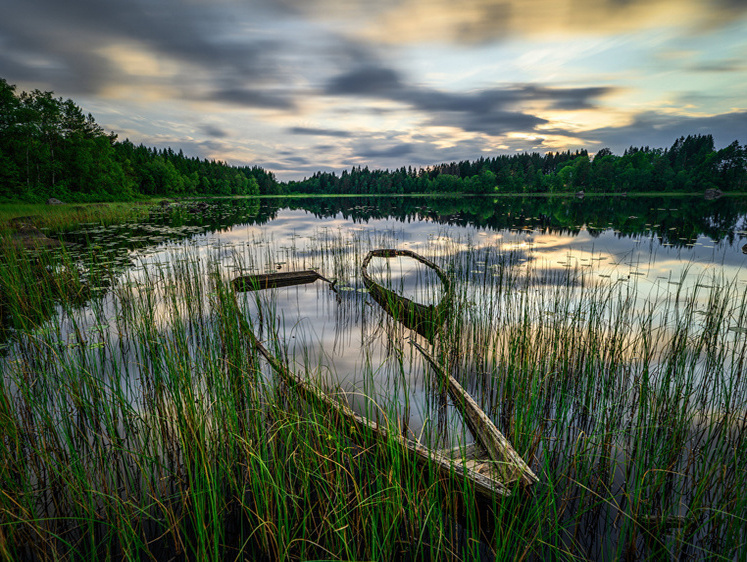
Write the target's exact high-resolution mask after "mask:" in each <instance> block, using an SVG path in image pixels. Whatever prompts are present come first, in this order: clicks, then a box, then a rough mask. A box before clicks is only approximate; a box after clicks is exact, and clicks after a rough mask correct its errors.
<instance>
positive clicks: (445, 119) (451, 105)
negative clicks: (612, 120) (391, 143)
mask: <svg viewBox="0 0 747 562" xmlns="http://www.w3.org/2000/svg"><path fill="white" fill-rule="evenodd" d="M324 91H325V93H326V94H328V95H333V96H345V97H354V98H360V99H365V98H375V99H385V100H389V101H393V102H397V103H400V104H404V105H406V106H409V107H411V108H412V109H415V110H417V111H420V112H423V113H425V114H426V116H427V117H426V120H427V122H428V124H430V125H434V126H451V127H458V128H461V129H463V130H465V131H474V132H482V133H485V134H488V135H503V134H505V133H508V132H512V131H513V132H517V131H518V132H521V131H524V132H526V131H535V130H536V129H537V127H538V126H540V125H545V124H547V120H546V119H544V118H541V117H539V116H536V115H533V114H532V113H531V112H529V111H528V110H522V109H520V105H521V104H526V103H528V102H539V103H541V104H543V105H545V106H546V108H547V109H552V110H562V111H575V110H581V109H593V108H595V107H596V103H595V101H596V100H597V99H599V98H601V97H603V96H606V95H608V94H611V93H613V92H615V91H617V90H616V89H615V88H612V87H606V86H596V87H579V88H551V87H546V86H537V85H533V84H509V85H506V86H502V87H496V88H486V89H482V90H476V91H472V92H464V93H454V92H445V91H441V90H436V89H433V88H428V87H422V86H417V85H411V84H407V83H406V82H405V81H404V80H403V79H402V78H401V77H400V75H399V74H398V73H397V72H396V71H395V70H393V69H390V68H386V67H383V66H372V65H371V64H370V63H368V62H367V61H366V62H363V65H362V66H361V67H360V68H353V69H352V70H349V71H347V72H345V73H342V74H339V75H337V76H335V77H333V78H331V79H330V80H329V81H328V82H327V84H326V86H325V88H324Z"/></svg>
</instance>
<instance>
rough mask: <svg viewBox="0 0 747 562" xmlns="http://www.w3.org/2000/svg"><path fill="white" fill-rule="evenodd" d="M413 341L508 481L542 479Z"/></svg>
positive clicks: (477, 406) (460, 386)
mask: <svg viewBox="0 0 747 562" xmlns="http://www.w3.org/2000/svg"><path fill="white" fill-rule="evenodd" d="M410 343H411V344H412V345H413V346H415V347H416V348H417V349H418V351H420V353H422V354H423V357H425V359H426V361H428V363H429V364H430V366H431V367H432V368H433V370H434V371H435V372H436V374H437V376H438V377H439V379H441V380H443V381H446V383H447V385H448V389H449V394H451V397H452V399H453V400H454V403H455V405H456V406H457V407H458V408H459V409H460V410H461V412H462V415H463V416H464V418H465V420H466V421H467V424H468V425H469V427H470V429H471V430H472V432H473V433H474V434H475V438H476V439H477V440H478V442H479V443H480V444H481V445H482V446H483V447H485V450H486V451H487V452H488V454H489V455H490V457H491V458H492V459H493V460H494V461H495V462H496V463H497V465H498V469H499V470H500V471H501V473H502V474H503V477H504V481H506V482H515V481H517V480H518V481H520V482H521V484H523V485H525V486H531V485H532V484H534V483H535V482H538V481H539V478H537V476H536V475H535V474H534V472H532V469H531V468H529V466H528V465H527V464H526V463H525V462H524V459H522V458H521V456H520V455H519V453H517V452H516V450H515V449H514V448H513V447H512V446H511V443H509V441H508V439H506V437H505V436H504V435H503V433H501V432H500V430H499V429H498V428H497V427H496V426H495V424H494V423H493V422H492V420H491V419H490V418H489V417H488V416H487V414H485V412H484V411H483V409H482V408H480V406H479V405H478V404H477V402H475V400H474V399H473V398H472V396H470V394H469V393H468V392H467V391H466V390H464V388H462V385H460V384H459V383H458V382H457V380H456V379H455V378H454V377H452V376H451V375H449V374H447V373H446V372H444V370H443V369H442V368H441V366H440V365H439V364H438V363H436V361H435V360H434V359H433V358H432V357H431V356H430V355H429V354H428V352H427V351H426V350H425V349H424V348H423V346H421V345H420V344H419V343H417V342H416V341H414V340H410Z"/></svg>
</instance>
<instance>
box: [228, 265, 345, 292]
mask: <svg viewBox="0 0 747 562" xmlns="http://www.w3.org/2000/svg"><path fill="white" fill-rule="evenodd" d="M317 279H321V280H323V281H327V282H328V283H331V282H330V281H328V280H327V279H325V278H324V276H323V275H321V274H320V273H319V272H317V271H314V270H311V269H307V270H304V271H283V272H278V273H264V274H259V275H244V276H242V277H237V278H236V279H234V280H233V281H232V284H233V288H234V290H235V291H259V290H262V289H275V288H277V287H292V286H294V285H305V284H306V283H313V282H314V281H316V280H317Z"/></svg>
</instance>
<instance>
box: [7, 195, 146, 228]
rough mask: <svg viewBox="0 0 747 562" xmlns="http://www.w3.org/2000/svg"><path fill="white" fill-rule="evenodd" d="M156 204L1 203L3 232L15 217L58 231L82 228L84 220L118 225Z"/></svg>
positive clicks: (143, 212)
mask: <svg viewBox="0 0 747 562" xmlns="http://www.w3.org/2000/svg"><path fill="white" fill-rule="evenodd" d="M155 204H156V203H155V202H154V201H136V202H130V203H81V204H68V205H43V204H32V203H3V204H0V233H3V232H4V233H6V234H7V233H8V232H10V231H12V229H13V220H14V219H18V218H20V217H31V218H32V219H33V220H32V222H33V224H34V226H36V228H39V229H42V230H45V231H47V230H48V231H51V232H55V233H56V232H64V231H67V230H71V229H74V228H78V226H79V225H80V224H81V223H98V224H102V225H106V224H114V223H118V222H122V221H125V220H131V219H138V218H143V217H144V216H146V215H147V214H148V210H149V209H150V208H151V207H153V206H154V205H155Z"/></svg>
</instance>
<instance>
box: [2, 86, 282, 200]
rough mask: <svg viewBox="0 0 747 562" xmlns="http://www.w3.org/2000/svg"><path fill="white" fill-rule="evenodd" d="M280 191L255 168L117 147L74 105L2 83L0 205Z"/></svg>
mask: <svg viewBox="0 0 747 562" xmlns="http://www.w3.org/2000/svg"><path fill="white" fill-rule="evenodd" d="M277 186H278V184H277V182H276V181H275V178H274V176H273V175H272V173H270V172H268V171H265V170H263V169H262V168H259V167H257V166H254V167H251V168H250V167H233V166H228V165H226V164H224V163H223V162H216V161H213V160H207V159H199V158H188V157H186V156H184V154H183V153H182V151H181V150H180V151H179V152H178V153H176V152H174V151H173V150H172V149H170V148H169V149H163V150H158V149H155V148H148V147H145V146H143V145H140V146H135V145H134V144H133V143H131V142H130V141H129V140H125V141H123V142H118V141H117V136H116V135H115V134H113V133H107V132H105V131H104V130H103V129H102V128H101V127H100V126H99V125H98V124H96V122H95V121H94V119H93V117H92V116H91V115H90V114H88V115H85V114H84V113H83V111H82V110H81V108H80V107H78V106H77V105H76V104H75V103H74V102H73V101H72V100H69V99H68V100H63V99H62V98H55V97H54V95H53V94H52V92H41V91H39V90H34V91H33V92H30V93H27V92H22V93H20V94H19V93H17V92H16V88H15V86H13V85H10V84H8V83H7V81H5V80H4V79H1V78H0V200H16V201H32V202H33V201H46V200H47V199H49V198H56V199H60V200H61V201H65V202H68V201H81V202H82V201H116V200H128V199H133V198H137V197H141V196H148V197H154V196H155V197H161V196H163V197H166V196H169V197H170V196H190V195H259V194H260V192H265V193H273V192H276V191H277V189H278V187H277Z"/></svg>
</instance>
